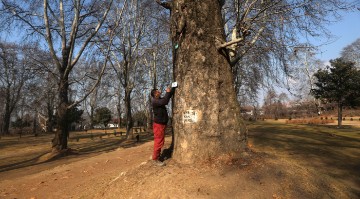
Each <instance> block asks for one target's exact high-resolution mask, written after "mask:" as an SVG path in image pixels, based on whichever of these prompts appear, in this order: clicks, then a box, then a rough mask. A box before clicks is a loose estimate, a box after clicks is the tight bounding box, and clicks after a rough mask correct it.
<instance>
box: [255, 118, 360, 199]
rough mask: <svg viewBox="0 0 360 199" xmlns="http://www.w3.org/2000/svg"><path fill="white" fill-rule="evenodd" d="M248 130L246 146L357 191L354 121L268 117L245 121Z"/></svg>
mask: <svg viewBox="0 0 360 199" xmlns="http://www.w3.org/2000/svg"><path fill="white" fill-rule="evenodd" d="M358 123H359V122H358ZM248 129H249V145H250V147H254V148H255V149H256V150H257V151H261V152H264V153H268V154H275V155H276V156H280V157H282V158H285V159H288V160H291V161H294V162H296V163H298V164H299V165H300V166H302V167H304V168H308V169H311V170H314V171H316V172H317V173H318V174H320V176H324V178H333V179H335V180H337V181H339V182H340V183H342V184H344V186H346V187H349V188H351V189H352V190H353V192H355V193H360V127H359V126H358V124H355V125H345V126H344V127H343V128H337V127H336V126H334V125H295V124H285V122H284V121H273V120H269V121H261V122H254V123H248Z"/></svg>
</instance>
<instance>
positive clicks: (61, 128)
mask: <svg viewBox="0 0 360 199" xmlns="http://www.w3.org/2000/svg"><path fill="white" fill-rule="evenodd" d="M68 89H69V83H68V79H67V78H62V79H60V84H59V105H58V108H57V114H56V117H57V118H56V119H57V129H56V132H55V138H54V139H53V140H52V148H53V151H57V152H59V151H61V150H64V149H67V148H68V147H67V138H68V134H69V129H68V126H69V125H68V120H67V116H68V112H69V110H68V105H69V102H68Z"/></svg>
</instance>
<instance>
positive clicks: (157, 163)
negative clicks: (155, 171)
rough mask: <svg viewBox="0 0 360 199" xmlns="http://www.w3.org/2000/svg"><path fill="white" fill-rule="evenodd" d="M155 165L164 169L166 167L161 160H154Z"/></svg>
mask: <svg viewBox="0 0 360 199" xmlns="http://www.w3.org/2000/svg"><path fill="white" fill-rule="evenodd" d="M153 163H154V165H156V166H159V167H163V166H166V164H165V162H161V161H159V160H153Z"/></svg>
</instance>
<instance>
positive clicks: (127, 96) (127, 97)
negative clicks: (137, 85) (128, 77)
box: [125, 88, 134, 139]
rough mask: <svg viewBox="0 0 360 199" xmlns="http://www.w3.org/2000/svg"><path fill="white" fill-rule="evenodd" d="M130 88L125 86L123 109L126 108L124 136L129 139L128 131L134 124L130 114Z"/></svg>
mask: <svg viewBox="0 0 360 199" xmlns="http://www.w3.org/2000/svg"><path fill="white" fill-rule="evenodd" d="M130 96H131V89H128V88H125V109H126V138H127V139H129V138H130V137H129V135H130V131H131V129H132V127H133V126H134V121H133V118H132V114H131V97H130Z"/></svg>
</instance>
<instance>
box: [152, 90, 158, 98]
mask: <svg viewBox="0 0 360 199" xmlns="http://www.w3.org/2000/svg"><path fill="white" fill-rule="evenodd" d="M157 90H158V89H156V88H154V89H152V90H151V97H155V92H156V91H157Z"/></svg>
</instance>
